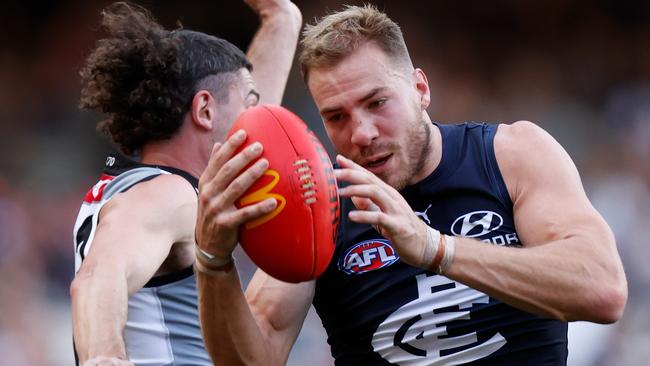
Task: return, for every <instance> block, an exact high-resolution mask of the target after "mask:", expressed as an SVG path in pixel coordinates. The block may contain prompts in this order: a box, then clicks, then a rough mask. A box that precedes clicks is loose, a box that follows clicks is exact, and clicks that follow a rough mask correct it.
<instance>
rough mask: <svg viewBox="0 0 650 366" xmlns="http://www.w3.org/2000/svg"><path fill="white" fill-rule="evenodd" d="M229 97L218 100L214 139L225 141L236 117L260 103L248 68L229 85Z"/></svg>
mask: <svg viewBox="0 0 650 366" xmlns="http://www.w3.org/2000/svg"><path fill="white" fill-rule="evenodd" d="M227 88H228V91H227V98H222V100H217V102H216V103H217V118H218V122H217V125H216V128H215V129H214V139H215V142H216V141H225V139H226V135H227V134H228V131H229V130H230V127H231V126H232V125H233V123H234V122H235V119H237V117H238V116H239V115H240V114H241V113H242V112H243V111H244V110H246V109H248V108H250V107H253V106H256V105H257V104H258V103H259V94H258V93H257V92H256V91H255V83H254V82H253V77H252V76H251V73H250V72H249V71H248V70H247V69H241V70H240V71H239V72H238V73H237V77H236V78H235V80H234V81H233V82H232V83H230V84H229V85H228V86H227Z"/></svg>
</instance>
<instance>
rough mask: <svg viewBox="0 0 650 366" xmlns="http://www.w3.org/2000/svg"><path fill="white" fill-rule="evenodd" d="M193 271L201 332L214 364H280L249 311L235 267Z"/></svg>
mask: <svg viewBox="0 0 650 366" xmlns="http://www.w3.org/2000/svg"><path fill="white" fill-rule="evenodd" d="M196 272H197V289H198V294H199V315H200V319H201V332H202V333H203V338H204V341H205V345H206V348H207V350H208V352H209V354H210V356H211V357H212V360H213V362H214V363H215V365H218V364H221V365H239V364H246V365H274V364H281V362H277V360H276V358H277V357H276V356H275V355H274V354H273V352H271V347H270V345H269V341H268V339H267V337H265V336H264V333H263V332H262V330H261V328H260V326H259V325H258V323H257V322H256V319H255V318H254V316H253V314H252V313H251V310H250V307H249V305H248V302H247V300H246V298H245V296H244V293H243V292H242V288H241V283H240V281H239V276H238V274H237V269H236V268H232V269H231V270H229V271H221V272H219V273H217V274H215V275H209V274H205V273H203V272H201V271H196Z"/></svg>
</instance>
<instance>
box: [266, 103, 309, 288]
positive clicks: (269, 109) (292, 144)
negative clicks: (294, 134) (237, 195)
mask: <svg viewBox="0 0 650 366" xmlns="http://www.w3.org/2000/svg"><path fill="white" fill-rule="evenodd" d="M263 107H264V109H266V110H267V111H268V112H269V113H270V114H271V115H272V116H273V119H275V122H276V123H277V124H278V125H279V126H280V128H281V129H282V131H284V134H285V135H286V136H287V137H288V140H289V143H290V144H291V149H293V153H294V155H296V156H299V154H298V150H296V146H295V145H294V143H293V140H292V139H291V138H290V137H289V136H290V135H289V133H288V132H287V130H286V129H285V128H284V126H283V125H282V122H280V118H278V116H277V115H276V114H275V113H273V110H272V109H271V108H269V107H267V106H263ZM305 124H306V122H305ZM306 206H307V209H309V213H310V215H309V218H310V221H311V222H310V224H311V232H312V240H313V241H314V242H315V241H316V240H317V238H316V224H315V220H314V211H313V210H312V208H311V205H306ZM313 244H315V243H312V246H311V250H312V266H311V273H310V275H311V276H313V275H314V273H316V269H317V264H318V258H317V256H318V250H316V248H315V245H313Z"/></svg>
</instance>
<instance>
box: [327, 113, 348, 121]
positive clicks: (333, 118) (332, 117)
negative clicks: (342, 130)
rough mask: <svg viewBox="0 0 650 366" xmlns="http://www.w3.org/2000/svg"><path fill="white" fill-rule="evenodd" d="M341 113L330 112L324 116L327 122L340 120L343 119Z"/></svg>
mask: <svg viewBox="0 0 650 366" xmlns="http://www.w3.org/2000/svg"><path fill="white" fill-rule="evenodd" d="M343 118H344V116H343V113H337V114H332V115H330V116H328V117H327V118H326V120H327V122H341V121H343Z"/></svg>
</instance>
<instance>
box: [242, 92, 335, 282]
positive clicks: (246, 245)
mask: <svg viewBox="0 0 650 366" xmlns="http://www.w3.org/2000/svg"><path fill="white" fill-rule="evenodd" d="M239 129H243V130H245V131H246V133H247V138H246V141H245V142H244V144H243V145H242V146H241V147H240V148H239V150H238V151H237V152H239V151H241V150H242V149H244V148H245V147H246V146H248V145H250V144H252V143H254V142H256V141H259V142H260V143H261V144H262V146H263V147H264V150H263V153H262V157H264V158H266V159H267V160H268V161H269V167H268V169H267V171H266V172H265V173H264V175H263V176H262V177H261V178H260V179H258V181H257V182H255V183H254V184H253V186H252V187H250V189H248V190H247V191H246V192H245V193H244V194H243V195H242V196H241V197H240V198H239V199H238V200H237V201H236V202H235V205H236V206H237V207H239V208H241V207H244V206H247V205H251V204H254V203H257V202H260V201H263V200H265V199H267V198H275V199H276V201H277V206H276V208H275V210H273V211H272V212H271V213H269V214H266V215H264V216H262V217H260V218H257V219H255V220H253V221H250V222H248V223H246V224H245V225H242V226H241V227H240V232H239V242H240V244H241V246H242V248H243V249H244V251H245V252H246V254H247V255H248V256H249V257H250V258H251V260H252V261H253V262H254V263H255V264H256V265H257V266H258V267H259V268H260V269H262V270H263V271H264V272H266V273H267V274H269V275H271V276H273V277H275V278H277V279H279V280H281V281H285V282H294V283H295V282H303V281H309V280H312V279H315V278H317V277H318V276H320V275H321V274H322V273H323V272H324V271H325V269H326V268H327V266H328V264H329V263H330V260H331V259H332V254H333V253H334V242H335V239H336V231H337V228H338V222H339V198H338V192H337V187H336V179H335V177H334V170H333V167H332V163H331V161H330V159H329V157H328V155H327V151H326V150H325V148H323V146H322V144H321V143H320V141H319V140H318V138H317V137H316V135H315V134H314V133H313V132H312V131H310V130H309V129H308V128H307V125H306V124H305V123H304V122H303V121H302V120H301V119H300V117H298V116H297V115H295V114H294V113H292V112H291V111H289V110H288V109H286V108H284V107H281V106H275V105H260V106H256V107H253V108H249V109H247V110H246V111H244V112H243V113H242V114H241V115H240V116H239V117H238V118H237V120H236V121H235V123H234V124H233V126H232V127H231V129H230V132H229V136H230V135H232V134H233V133H234V132H235V131H237V130H239Z"/></svg>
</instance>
